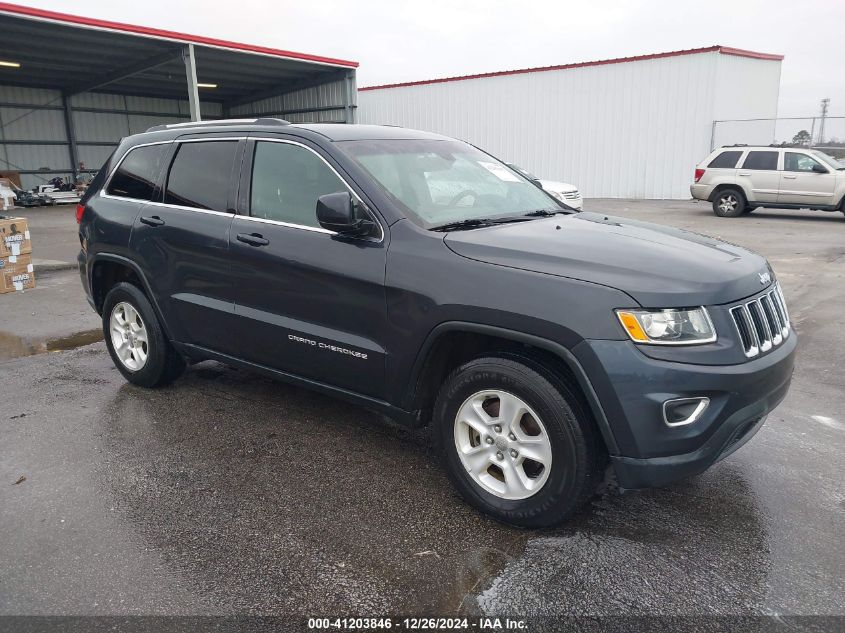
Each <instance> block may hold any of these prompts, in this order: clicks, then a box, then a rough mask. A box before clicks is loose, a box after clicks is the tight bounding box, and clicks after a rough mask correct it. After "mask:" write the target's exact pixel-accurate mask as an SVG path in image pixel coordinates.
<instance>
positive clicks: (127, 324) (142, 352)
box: [109, 301, 149, 371]
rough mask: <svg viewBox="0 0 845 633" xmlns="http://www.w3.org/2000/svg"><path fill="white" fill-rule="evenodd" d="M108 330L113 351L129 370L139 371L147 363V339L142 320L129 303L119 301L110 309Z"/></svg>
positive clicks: (145, 327)
mask: <svg viewBox="0 0 845 633" xmlns="http://www.w3.org/2000/svg"><path fill="white" fill-rule="evenodd" d="M109 331H110V333H111V342H112V346H113V347H114V351H115V353H116V354H117V357H118V358H119V359H120V362H121V363H123V366H124V367H126V369H128V370H129V371H139V370H141V369H143V367H144V365H145V364H146V363H147V356H148V354H149V339H148V336H147V326H146V325H145V324H144V320H143V319H142V318H141V315H140V314H139V313H138V310H136V309H135V308H134V307H133V306H132V305H131V304H130V303H127V302H126V301H121V302H120V303H118V304H117V305H115V306H114V308H113V309H112V311H111V316H110V317H109Z"/></svg>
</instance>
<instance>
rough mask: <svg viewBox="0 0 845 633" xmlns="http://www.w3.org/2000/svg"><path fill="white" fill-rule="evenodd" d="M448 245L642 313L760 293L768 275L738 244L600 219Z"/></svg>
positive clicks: (516, 226) (450, 237)
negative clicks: (601, 294) (584, 284)
mask: <svg viewBox="0 0 845 633" xmlns="http://www.w3.org/2000/svg"><path fill="white" fill-rule="evenodd" d="M445 242H446V245H447V246H448V247H449V248H450V249H451V250H452V251H454V252H455V253H457V254H458V255H461V256H463V257H467V258H470V259H475V260H478V261H482V262H487V263H490V264H496V265H499V266H509V267H511V268H520V269H523V270H531V271H535V272H539V273H545V274H548V275H557V276H560V277H568V278H572V279H579V280H582V281H588V282H592V283H597V284H602V285H604V286H610V287H612V288H616V289H618V290H621V291H623V292H625V293H627V294H628V295H630V296H631V297H633V298H634V299H635V300H636V301H637V302H638V303H639V304H640V305H642V306H643V307H647V308H673V307H692V306H697V305H718V304H722V303H729V302H732V301H736V300H738V299H743V298H745V297H748V296H750V295H753V294H756V293H758V292H760V291H761V290H763V288H764V285H765V284H764V283H763V282H761V276H760V275H761V274H763V273H767V272H768V273H770V274H771V270H770V268H769V266H768V263H767V262H766V260H765V258H763V257H761V256H760V255H757V254H756V253H752V252H751V251H748V250H745V249H744V248H741V247H739V246H734V245H733V244H728V243H726V242H722V241H719V240H715V239H712V238H709V237H704V236H702V235H698V234H696V233H690V232H688V231H683V230H680V229H674V228H669V227H666V226H661V225H658V224H651V223H648V222H638V221H636V220H627V219H624V218H616V217H609V216H606V215H604V214H598V213H577V214H572V215H558V216H554V217H550V218H542V219H538V220H532V221H528V222H516V223H513V224H502V225H499V226H492V227H486V228H479V229H474V230H470V231H453V232H450V233H448V234H447V235H446V237H445ZM773 277H774V275H772V278H773ZM619 307H624V306H619Z"/></svg>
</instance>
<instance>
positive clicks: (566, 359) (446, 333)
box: [403, 321, 619, 455]
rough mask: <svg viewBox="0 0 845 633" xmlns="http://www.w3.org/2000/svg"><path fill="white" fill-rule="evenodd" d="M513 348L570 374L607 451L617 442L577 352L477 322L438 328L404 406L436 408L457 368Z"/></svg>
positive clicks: (614, 449)
mask: <svg viewBox="0 0 845 633" xmlns="http://www.w3.org/2000/svg"><path fill="white" fill-rule="evenodd" d="M491 352H493V353H495V352H508V353H511V354H515V355H517V356H523V357H524V358H526V359H528V360H530V361H532V362H535V363H540V364H541V365H543V366H544V367H545V369H547V370H550V371H552V372H555V373H558V374H560V377H561V378H562V379H564V380H565V379H567V378H571V379H572V380H570V382H573V381H574V385H572V386H574V387H576V388H577V390H578V391H579V392H580V395H581V396H582V397H583V398H584V401H585V403H586V405H587V407H588V408H589V410H590V412H591V413H592V415H593V419H594V420H595V422H596V426H597V427H598V429H599V432H600V433H601V437H602V439H603V440H604V443H605V446H606V448H607V451H608V453H610V454H611V455H614V454H618V453H619V450H618V446H617V443H616V439H615V437H614V435H613V431H612V430H611V428H610V423H609V422H608V419H607V416H606V415H605V412H604V408H603V407H602V406H601V402H600V401H599V398H598V395H597V394H596V391H595V389H594V388H593V385H592V383H591V381H590V379H589V377H588V376H587V373H586V371H585V370H584V368H583V367H582V366H581V363H579V362H578V359H577V358H576V357H575V355H574V354H573V353H572V352H571V351H570V350H569V349H567V348H566V347H565V346H563V345H561V344H560V343H556V342H555V341H551V340H548V339H545V338H542V337H539V336H535V335H533V334H527V333H525V332H519V331H516V330H509V329H506V328H501V327H498V326H491V325H483V324H478V323H470V322H462V321H449V322H445V323H441V324H439V325H438V326H436V327H435V328H434V329H432V331H431V332H430V333H429V335H428V337H427V338H426V340H425V342H424V343H423V346H422V348H421V349H420V352H419V353H418V354H417V359H416V360H415V362H414V365H413V368H412V370H411V377H410V380H409V381H408V389H407V391H406V393H405V397H404V401H403V404H404V406H403V408H405V409H407V410H409V411H412V410H426V409H428V408H430V407H431V405H432V404H433V401H434V397H435V396H436V394H437V391H438V390H439V387H440V385H441V384H442V381H443V380H444V379H445V377H446V376H447V375H448V373H449V371H451V369H452V368H454V367H455V366H457V365H458V364H460V363H461V362H465V361H467V360H470V359H471V358H474V357H476V356H478V355H479V354H481V353H484V354H489V353H491Z"/></svg>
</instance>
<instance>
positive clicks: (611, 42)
mask: <svg viewBox="0 0 845 633" xmlns="http://www.w3.org/2000/svg"><path fill="white" fill-rule="evenodd" d="M21 2H22V3H23V4H27V5H30V6H37V7H41V8H45V9H53V10H56V11H64V12H67V13H75V14H82V15H86V16H91V17H98V18H102V19H111V20H117V21H122V22H130V23H133V24H141V25H145V26H155V27H159V28H165V29H171V30H175V31H182V32H187V33H192V34H196V35H206V36H211V37H219V38H223V39H229V40H235V41H240V42H247V43H250V44H261V45H265V46H272V47H275V48H283V49H288V50H294V51H300V52H306V53H315V54H319V55H325V56H330V57H339V58H342V59H351V60H355V61H358V62H360V64H361V66H360V68H359V70H358V85H359V86H368V85H374V84H382V83H393V82H399V81H411V80H415V79H430V78H434V77H443V76H450V75H463V74H472V73H479V72H489V71H496V70H507V69H513V68H525V67H530V66H549V65H554V64H566V63H571V62H578V61H590V60H597V59H608V58H612V57H626V56H630V55H641V54H644V53H658V52H664V51H672V50H679V49H686V48H699V47H703V46H712V45H714V44H721V45H723V46H731V47H735V48H745V49H750V50H755V51H760V52H765V53H780V54H783V55H785V56H786V58H785V59H784V62H783V75H782V77H781V92H780V104H779V109H778V113H779V116H805V115H813V114H816V113H817V112H818V110H819V101H820V99H821V98H822V97H830V99H831V111H830V114H831V115H842V116H845V72H843V58H845V38H843V35H845V2H843V1H842V0H826V1H824V2H794V0H792V1H786V0H765V1H764V0H729V1H724V0H706V1H702V0H698V1H695V2H691V1H686V0H674V1H664V0H652V1H649V0H629V1H625V2H623V1H612V2H611V1H607V2H604V1H602V0H591V1H580V2H566V1H564V0H560V1H558V2H554V1H545V0H543V1H539V0H533V1H532V0H522V1H519V2H513V1H504V0H468V1H461V0H453V1H451V2H450V1H448V0H445V1H444V0H423V1H418V2H403V1H402V0H393V1H390V0H349V1H347V2H343V1H337V0H296V1H290V0H277V1H275V2H270V1H261V0H236V1H232V0H227V1H226V2H221V1H217V0H205V1H198V0H190V1H187V2H180V1H173V0H170V1H165V0H141V1H136V2H126V1H125V0H124V1H118V2H115V1H114V0H108V1H106V0H86V1H85V2H79V1H78V0H54V1H52V2H40V1H27V0H21ZM741 89H742V87H741V86H738V87H737V90H741Z"/></svg>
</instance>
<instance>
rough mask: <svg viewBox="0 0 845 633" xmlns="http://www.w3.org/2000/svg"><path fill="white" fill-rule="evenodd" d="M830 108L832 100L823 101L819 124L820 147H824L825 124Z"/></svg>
mask: <svg viewBox="0 0 845 633" xmlns="http://www.w3.org/2000/svg"><path fill="white" fill-rule="evenodd" d="M829 107H830V99H822V113H821V122H820V123H819V145H824V122H825V119H827V110H828V108H829Z"/></svg>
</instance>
